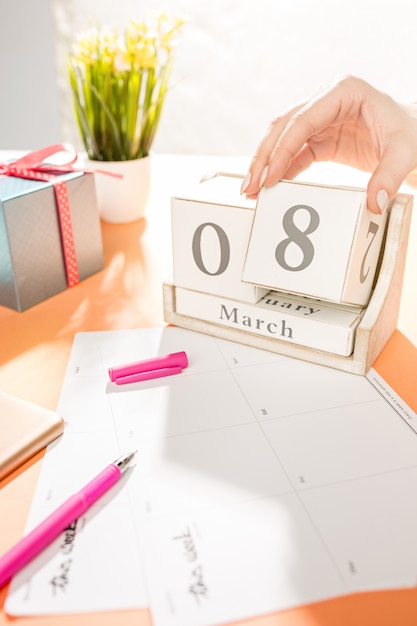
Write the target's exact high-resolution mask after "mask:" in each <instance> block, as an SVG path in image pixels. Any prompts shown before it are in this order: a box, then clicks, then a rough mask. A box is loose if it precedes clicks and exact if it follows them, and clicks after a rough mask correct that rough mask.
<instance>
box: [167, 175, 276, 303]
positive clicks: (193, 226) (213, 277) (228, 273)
mask: <svg viewBox="0 0 417 626" xmlns="http://www.w3.org/2000/svg"><path fill="white" fill-rule="evenodd" d="M241 183H242V177H240V176H234V175H220V174H219V175H214V176H213V177H212V178H210V179H208V180H204V182H201V183H200V184H199V185H198V186H197V187H196V188H194V189H193V190H191V192H190V193H189V194H188V195H187V197H184V196H183V197H180V196H176V197H173V198H172V202H171V218H172V247H173V273H174V284H175V285H177V286H178V287H186V288H188V289H194V290H196V291H202V292H204V293H208V294H213V295H218V296H228V297H230V298H237V299H239V300H241V301H243V302H252V303H254V302H257V301H258V300H259V299H260V298H261V297H262V296H263V295H265V293H267V291H268V289H266V288H263V287H259V286H257V285H252V284H250V283H244V282H242V272H243V264H244V261H245V257H246V251H247V247H248V243H249V234H250V231H251V227H252V222H253V215H254V210H255V203H254V202H253V201H249V200H246V198H244V197H242V196H241V195H240V193H239V190H240V185H241Z"/></svg>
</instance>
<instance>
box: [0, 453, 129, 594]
mask: <svg viewBox="0 0 417 626" xmlns="http://www.w3.org/2000/svg"><path fill="white" fill-rule="evenodd" d="M135 454H136V452H132V453H130V454H125V455H123V456H122V457H120V458H119V459H117V460H116V461H114V462H113V463H110V465H108V466H107V467H106V468H105V469H104V470H103V471H102V472H101V473H100V474H98V476H96V477H95V478H93V480H91V481H90V482H89V483H88V484H87V485H85V487H83V489H81V490H80V491H78V493H76V494H74V495H73V496H70V497H69V498H68V500H66V501H65V502H64V503H63V504H61V506H59V507H58V508H57V509H56V510H55V511H54V512H53V513H51V514H50V515H49V516H48V517H47V518H46V519H44V521H43V522H41V523H40V524H39V525H38V526H36V527H35V528H34V529H33V530H32V531H31V532H30V533H28V534H27V535H26V536H25V537H23V538H22V539H21V540H20V541H19V542H18V543H17V544H16V545H15V546H13V547H12V548H10V550H9V551H8V552H6V554H4V555H3V556H2V557H0V589H1V588H2V587H3V585H5V584H6V583H8V582H9V580H10V579H11V578H12V576H14V575H15V574H16V572H18V571H19V570H20V569H22V567H24V566H25V565H27V564H28V563H29V561H31V560H32V559H33V558H34V557H35V556H37V555H38V554H39V553H40V552H41V551H42V550H44V549H45V548H46V547H47V546H48V545H49V544H50V543H51V542H52V541H53V540H54V539H56V538H57V537H58V535H59V534H60V533H62V532H63V531H64V530H65V528H66V527H67V526H69V525H70V524H72V523H73V522H74V521H75V520H76V519H78V518H79V517H80V516H81V515H83V513H85V512H86V511H87V509H89V508H90V506H91V505H92V504H94V502H95V501H96V500H98V499H99V498H100V497H101V496H102V495H104V494H105V493H106V491H108V490H109V489H110V487H112V486H113V485H114V484H115V483H116V482H117V481H118V480H119V478H120V477H121V476H122V474H123V473H124V472H125V470H126V469H127V467H128V465H129V463H130V461H131V460H132V458H133V457H134V455H135Z"/></svg>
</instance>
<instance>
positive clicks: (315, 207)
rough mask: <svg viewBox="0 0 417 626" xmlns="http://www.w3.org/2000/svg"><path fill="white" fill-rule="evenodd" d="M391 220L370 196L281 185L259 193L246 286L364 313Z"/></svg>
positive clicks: (351, 190)
mask: <svg viewBox="0 0 417 626" xmlns="http://www.w3.org/2000/svg"><path fill="white" fill-rule="evenodd" d="M386 219H387V215H386V213H385V214H384V215H374V214H372V213H370V212H369V211H368V210H367V208H366V191H365V190H364V189H357V188H347V187H327V186H325V185H316V184H306V183H300V182H289V181H281V182H279V183H278V184H277V185H274V186H273V187H267V188H264V189H262V191H261V192H260V194H259V200H258V204H257V208H256V212H255V216H254V220H253V226H252V231H251V235H250V241H249V246H248V252H247V256H246V261H245V265H244V271H243V276H242V277H243V280H244V281H247V282H249V283H254V284H257V285H262V286H264V287H267V288H269V289H275V290H279V291H287V292H291V293H296V294H302V295H306V296H308V297H311V298H316V299H320V300H328V301H331V302H340V303H346V304H354V305H359V306H366V305H367V303H368V301H369V298H370V295H371V293H372V287H373V283H374V278H375V272H376V269H377V265H378V259H379V254H380V250H381V245H382V242H383V237H384V230H385V223H386Z"/></svg>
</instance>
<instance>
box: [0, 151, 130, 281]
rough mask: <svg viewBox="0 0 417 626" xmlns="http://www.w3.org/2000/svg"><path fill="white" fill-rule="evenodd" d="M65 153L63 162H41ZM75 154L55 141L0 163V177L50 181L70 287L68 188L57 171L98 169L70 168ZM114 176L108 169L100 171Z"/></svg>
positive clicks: (73, 257)
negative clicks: (12, 159)
mask: <svg viewBox="0 0 417 626" xmlns="http://www.w3.org/2000/svg"><path fill="white" fill-rule="evenodd" d="M61 153H62V155H64V156H66V157H67V159H66V161H65V163H63V164H60V165H54V164H51V162H49V163H48V162H45V161H46V159H50V158H51V157H52V156H54V155H57V154H61ZM77 159H78V155H77V153H76V151H75V150H74V148H73V147H72V146H71V145H70V144H67V143H65V144H64V143H58V144H54V145H52V146H47V147H46V148H41V149H40V150H35V151H33V152H29V153H28V154H26V155H25V156H23V157H21V158H19V159H17V160H16V161H13V162H11V163H0V176H15V177H17V178H27V179H30V180H38V181H41V182H49V183H52V186H53V188H54V192H55V198H56V203H57V208H58V216H59V224H60V229H61V238H62V248H63V253H64V262H65V271H66V275H67V284H68V287H72V286H73V285H76V284H77V283H79V282H80V276H79V272H78V262H77V254H76V250H75V240H74V231H73V227H72V220H71V211H70V204H69V197H68V189H67V184H66V182H65V180H62V178H60V177H59V176H57V173H59V172H62V173H63V174H65V173H68V172H84V173H94V171H96V172H100V170H89V169H85V168H78V167H74V165H73V164H74V163H75V162H76V161H77ZM100 173H103V174H109V175H110V176H116V177H118V178H120V177H121V176H120V175H118V174H112V173H109V172H104V171H103V172H100Z"/></svg>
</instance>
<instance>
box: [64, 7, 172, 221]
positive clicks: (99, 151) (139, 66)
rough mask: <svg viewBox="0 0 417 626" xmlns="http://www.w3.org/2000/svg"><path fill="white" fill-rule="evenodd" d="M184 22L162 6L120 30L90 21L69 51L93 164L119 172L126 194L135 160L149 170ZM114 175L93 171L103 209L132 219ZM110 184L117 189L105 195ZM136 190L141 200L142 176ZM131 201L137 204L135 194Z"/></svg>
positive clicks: (75, 96) (134, 174)
mask: <svg viewBox="0 0 417 626" xmlns="http://www.w3.org/2000/svg"><path fill="white" fill-rule="evenodd" d="M183 23H184V22H183V20H182V19H180V18H172V17H170V16H169V15H168V14H166V13H160V14H158V15H157V16H155V17H154V18H147V19H144V20H137V19H131V20H129V22H128V23H127V25H126V27H125V29H124V31H123V32H122V34H121V35H120V34H119V32H118V31H117V29H109V28H104V27H93V28H90V29H88V30H87V31H85V32H83V33H81V34H79V35H78V36H77V38H76V40H75V41H74V42H73V44H72V46H71V50H70V52H69V54H68V58H67V67H68V74H69V81H70V86H71V91H72V96H73V103H74V111H75V117H76V121H77V125H78V128H79V131H80V135H81V138H82V141H83V144H84V147H85V150H86V154H87V156H88V158H89V159H90V160H92V161H94V162H96V163H95V165H96V169H106V168H107V169H109V170H111V171H113V172H116V173H117V172H122V174H123V188H124V189H126V192H125V193H126V196H127V198H135V195H134V194H132V191H131V190H128V189H127V188H128V186H129V185H128V183H129V180H130V179H132V182H133V181H135V182H137V180H138V177H139V174H138V172H137V167H138V166H140V167H141V168H142V169H145V170H146V172H147V173H148V175H149V154H150V151H151V148H152V144H153V141H154V139H155V135H156V132H157V129H158V125H159V121H160V118H161V112H162V108H163V105H164V102H165V97H166V94H167V90H168V86H169V78H170V75H171V69H172V64H173V56H174V49H175V46H176V44H177V42H178V35H179V34H180V32H181V30H182V27H183ZM97 162H100V163H99V164H97ZM148 178H149V176H148ZM116 180H117V181H118V179H114V178H113V179H112V178H111V177H109V176H100V179H99V177H98V176H97V177H96V185H97V194H98V203H99V208H100V211H101V215H102V217H103V219H107V220H108V221H129V220H130V219H132V218H131V217H130V211H128V214H127V217H126V218H125V217H123V215H122V203H123V198H122V196H123V189H122V184H121V183H120V181H118V183H119V184H115V181H116ZM112 187H114V188H115V190H114V191H115V195H113V194H112V193H110V197H109V191H111V189H110V188H112ZM147 187H148V188H149V181H148V184H147ZM101 188H104V189H101ZM101 192H102V193H101ZM141 195H142V196H145V203H146V196H147V190H146V182H142V194H141ZM143 203H144V201H143V199H142V204H143ZM136 204H137V205H138V207H139V205H140V200H139V198H137V202H136ZM142 213H143V210H142ZM135 215H136V213H132V216H133V219H135V218H136V217H135ZM137 216H138V217H139V216H140V212H139V215H137Z"/></svg>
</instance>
